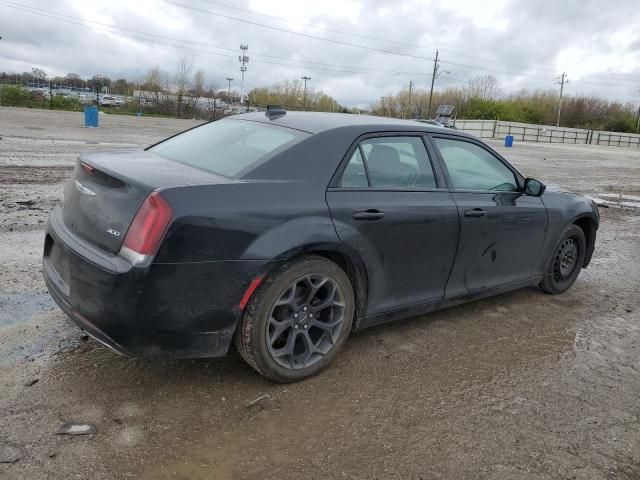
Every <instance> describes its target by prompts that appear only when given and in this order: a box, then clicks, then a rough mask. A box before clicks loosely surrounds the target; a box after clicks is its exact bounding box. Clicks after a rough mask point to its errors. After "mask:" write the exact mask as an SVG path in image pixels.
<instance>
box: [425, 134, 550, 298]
mask: <svg viewBox="0 0 640 480" xmlns="http://www.w3.org/2000/svg"><path fill="white" fill-rule="evenodd" d="M433 141H434V144H435V147H436V148H437V150H438V152H439V154H440V157H441V159H442V162H443V164H444V167H445V174H446V175H447V177H448V181H449V184H450V187H451V193H452V195H453V199H454V201H455V203H456V205H457V207H458V215H459V217H460V243H459V246H458V253H457V255H456V261H455V264H454V267H453V270H452V272H451V278H450V279H449V283H448V285H447V291H446V297H447V298H452V297H456V296H459V295H464V294H468V293H473V292H476V291H480V290H485V289H487V288H492V287H497V286H502V285H508V284H513V283H517V282H520V281H524V280H528V279H529V278H530V277H531V275H532V271H533V268H534V265H535V263H536V260H537V259H538V257H539V255H540V253H541V250H542V245H543V243H544V239H545V236H546V231H547V211H546V208H545V206H544V204H543V203H542V199H541V198H540V197H534V196H529V195H525V194H524V193H523V192H522V187H521V185H520V184H521V180H519V178H518V176H517V175H516V174H515V172H514V171H513V170H512V169H511V168H510V167H509V166H508V165H507V164H506V163H505V162H503V161H502V160H501V159H500V158H499V157H497V156H496V155H494V153H493V152H491V151H490V150H489V149H488V148H486V147H485V146H484V145H482V144H481V143H479V142H475V141H473V140H471V139H462V138H460V137H457V138H456V137H446V136H434V137H433Z"/></svg>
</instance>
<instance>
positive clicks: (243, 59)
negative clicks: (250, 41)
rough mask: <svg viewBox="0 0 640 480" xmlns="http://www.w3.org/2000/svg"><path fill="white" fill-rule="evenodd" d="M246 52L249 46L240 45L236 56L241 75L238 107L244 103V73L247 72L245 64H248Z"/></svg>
mask: <svg viewBox="0 0 640 480" xmlns="http://www.w3.org/2000/svg"><path fill="white" fill-rule="evenodd" d="M247 50H249V45H240V55H239V56H238V61H239V62H240V74H241V75H242V78H241V80H240V105H242V104H243V103H244V72H246V71H247V63H249V57H248V56H247Z"/></svg>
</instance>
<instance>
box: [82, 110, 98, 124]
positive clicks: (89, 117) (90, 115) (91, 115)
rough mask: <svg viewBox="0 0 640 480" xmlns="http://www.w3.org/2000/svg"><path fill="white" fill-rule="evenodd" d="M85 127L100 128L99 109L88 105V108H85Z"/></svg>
mask: <svg viewBox="0 0 640 480" xmlns="http://www.w3.org/2000/svg"><path fill="white" fill-rule="evenodd" d="M84 126H85V127H97V126H98V107H96V106H94V105H87V106H86V107H84Z"/></svg>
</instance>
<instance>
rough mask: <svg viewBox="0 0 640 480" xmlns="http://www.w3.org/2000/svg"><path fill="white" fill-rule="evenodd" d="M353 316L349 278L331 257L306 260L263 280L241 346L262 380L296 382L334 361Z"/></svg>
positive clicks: (241, 331)
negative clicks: (264, 378) (263, 378)
mask: <svg viewBox="0 0 640 480" xmlns="http://www.w3.org/2000/svg"><path fill="white" fill-rule="evenodd" d="M314 291H315V294H314ZM312 294H313V295H315V296H313V297H312V298H311V297H310V295H312ZM314 314H315V318H313V317H314ZM353 314H354V295H353V288H352V286H351V282H350V281H349V277H347V274H346V273H345V272H344V271H343V270H342V269H341V268H340V267H339V266H338V265H336V264H335V263H334V262H332V261H330V260H327V259H326V258H323V257H319V256H315V255H310V256H306V257H301V258H299V259H295V260H292V261H290V262H287V263H285V264H284V265H282V266H281V267H280V268H278V269H277V270H276V271H275V272H273V273H272V274H270V275H269V276H268V277H267V278H265V279H264V280H263V282H262V284H261V285H260V287H258V289H257V290H256V292H255V293H254V295H253V297H252V298H251V300H250V302H249V304H248V305H247V307H246V309H245V312H244V315H243V317H242V319H241V321H240V324H239V325H238V329H237V331H236V335H235V342H236V346H237V348H238V351H239V352H240V355H241V356H242V358H244V360H245V361H246V362H247V363H248V364H249V365H251V366H252V367H253V368H254V369H255V370H257V371H258V373H260V374H261V375H262V376H264V377H266V378H268V379H269V380H272V381H274V382H278V383H291V382H297V381H299V380H303V379H305V378H308V377H310V376H311V375H314V374H315V373H317V372H318V371H320V370H321V369H322V368H324V367H325V366H326V365H327V364H329V362H331V360H332V359H333V357H335V355H336V354H337V353H338V351H339V350H340V348H341V347H342V345H343V344H344V342H345V341H346V339H347V337H348V336H349V332H350V331H351V325H352V322H353Z"/></svg>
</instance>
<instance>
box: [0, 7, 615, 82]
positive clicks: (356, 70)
mask: <svg viewBox="0 0 640 480" xmlns="http://www.w3.org/2000/svg"><path fill="white" fill-rule="evenodd" d="M167 3H171V4H174V5H178V6H182V7H184V8H191V7H189V6H185V5H181V4H177V3H175V2H171V1H167ZM0 5H4V6H6V7H10V8H13V9H16V10H20V11H23V12H26V13H32V14H36V15H40V16H44V17H48V18H52V19H54V20H58V21H63V22H67V23H71V24H75V25H79V26H81V27H84V28H88V29H92V30H96V31H101V32H105V33H110V34H112V35H117V36H120V37H124V38H130V39H134V40H139V41H143V42H149V43H154V44H158V45H165V46H170V47H173V48H181V49H186V50H192V51H195V52H200V53H206V54H209V55H217V56H222V57H227V58H233V57H234V56H235V55H229V54H223V53H220V52H212V51H210V50H202V49H199V48H193V47H188V46H185V45H175V44H169V43H166V42H161V41H158V40H153V39H149V38H144V37H139V36H137V35H129V34H125V33H122V32H118V31H115V30H116V29H117V30H124V31H127V32H133V33H136V34H139V35H145V36H150V37H155V38H160V39H165V40H169V41H171V42H180V43H185V44H188V45H194V46H204V47H206V48H213V49H216V50H221V51H225V52H227V51H228V52H236V50H235V49H231V48H225V47H219V46H216V45H211V44H206V43H202V42H195V41H191V40H185V39H180V38H175V37H170V36H166V35H160V34H156V33H150V32H144V31H141V30H137V29H133V28H129V27H123V26H118V25H110V24H106V23H103V22H98V21H95V20H86V19H84V18H81V17H75V16H72V15H67V14H64V13H59V12H54V11H51V10H45V9H41V8H36V7H31V6H28V5H22V4H16V3H12V2H6V1H2V0H0ZM204 12H206V13H211V14H213V15H216V16H217V15H219V14H215V13H213V12H207V11H206V10H205V11H204ZM223 17H225V18H234V17H228V16H223ZM239 20H241V19H239ZM86 23H92V24H95V25H100V26H102V27H105V28H102V29H100V28H95V27H91V26H89V25H86ZM250 23H256V22H250ZM266 27H267V28H271V27H269V26H266ZM273 28H277V27H273ZM278 30H283V31H286V32H290V33H294V34H299V32H291V31H288V30H286V29H278ZM301 35H304V36H307V35H306V34H301ZM313 38H318V39H324V38H323V37H313ZM328 41H331V42H333V41H332V40H330V39H328ZM337 43H344V42H337ZM351 45H353V46H356V47H359V46H358V45H356V44H351ZM363 48H368V47H363ZM375 50H378V49H375ZM384 52H388V51H384ZM389 53H392V54H397V55H402V56H411V55H409V54H403V53H399V52H389ZM254 55H255V56H258V57H264V58H272V59H275V60H279V61H277V62H274V61H267V60H260V59H255V58H254V62H258V63H264V64H269V65H279V66H284V67H288V68H296V67H299V66H300V64H305V65H303V66H304V68H308V69H310V70H318V71H326V72H333V73H342V74H372V75H391V76H409V75H410V76H429V75H430V74H429V73H426V72H410V71H397V70H376V69H370V68H366V67H354V66H348V65H337V64H331V63H323V62H317V61H313V60H306V59H289V58H285V57H279V56H276V55H268V54H261V53H254ZM412 57H416V58H420V59H427V58H426V57H417V56H412ZM427 60H430V59H427ZM440 61H441V62H442V63H444V64H448V65H455V66H457V67H462V68H467V69H472V70H483V71H488V72H490V73H498V74H501V75H502V76H514V77H522V76H524V75H526V76H527V77H533V78H539V79H542V80H548V81H551V80H552V79H550V78H548V77H546V76H544V77H543V76H539V75H534V74H531V73H526V74H525V73H516V72H508V71H500V70H498V71H496V70H492V69H489V68H485V67H480V66H477V65H467V64H464V63H459V62H452V61H447V60H440ZM282 62H296V63H282ZM312 65H319V66H320V67H315V66H312ZM321 67H322V68H321ZM324 67H332V68H324ZM450 80H451V81H453V82H456V83H464V82H463V81H460V80H455V79H453V78H451V79H450ZM621 81H626V80H622V79H621ZM581 82H584V83H591V84H595V85H607V86H627V85H624V84H615V83H599V82H593V81H588V80H583V81H581Z"/></svg>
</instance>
